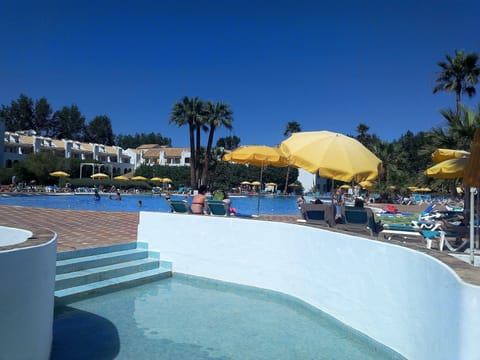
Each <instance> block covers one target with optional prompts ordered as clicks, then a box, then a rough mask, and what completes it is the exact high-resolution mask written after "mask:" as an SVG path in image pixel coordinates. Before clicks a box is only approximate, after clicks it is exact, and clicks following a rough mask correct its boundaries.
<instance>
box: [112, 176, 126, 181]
mask: <svg viewBox="0 0 480 360" xmlns="http://www.w3.org/2000/svg"><path fill="white" fill-rule="evenodd" d="M113 180H122V181H126V180H130V179H129V178H128V177H126V176H125V175H118V176H115V177H114V178H113Z"/></svg>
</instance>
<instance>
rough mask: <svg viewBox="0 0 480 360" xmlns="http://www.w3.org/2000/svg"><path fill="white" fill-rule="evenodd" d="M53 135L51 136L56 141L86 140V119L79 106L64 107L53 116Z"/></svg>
mask: <svg viewBox="0 0 480 360" xmlns="http://www.w3.org/2000/svg"><path fill="white" fill-rule="evenodd" d="M52 124H53V126H52V133H51V134H49V135H50V136H52V137H53V138H56V139H71V140H77V141H84V139H85V117H84V116H83V115H82V113H81V112H80V110H79V109H78V106H77V105H71V106H70V107H67V106H64V107H63V108H62V109H61V110H58V111H56V112H55V114H54V115H53V120H52Z"/></svg>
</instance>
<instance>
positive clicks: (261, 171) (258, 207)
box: [257, 161, 263, 215]
mask: <svg viewBox="0 0 480 360" xmlns="http://www.w3.org/2000/svg"><path fill="white" fill-rule="evenodd" d="M262 177H263V161H262V165H260V191H259V192H258V198H257V215H260V193H261V192H262V181H263V180H262Z"/></svg>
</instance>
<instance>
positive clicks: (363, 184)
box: [358, 180, 395, 189]
mask: <svg viewBox="0 0 480 360" xmlns="http://www.w3.org/2000/svg"><path fill="white" fill-rule="evenodd" d="M358 185H360V186H361V188H362V189H371V188H372V187H373V182H371V181H370V180H365V181H360V182H359V183H358ZM390 187H392V186H390ZM393 188H394V189H395V186H393Z"/></svg>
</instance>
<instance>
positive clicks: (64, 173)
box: [48, 171, 70, 178]
mask: <svg viewBox="0 0 480 360" xmlns="http://www.w3.org/2000/svg"><path fill="white" fill-rule="evenodd" d="M48 175H50V176H54V177H59V178H62V177H69V176H70V174H69V173H66V172H65V171H54V172H51V173H50V174H48Z"/></svg>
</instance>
